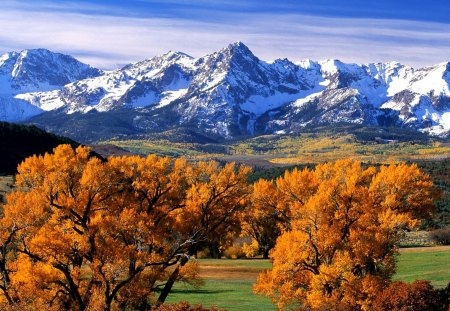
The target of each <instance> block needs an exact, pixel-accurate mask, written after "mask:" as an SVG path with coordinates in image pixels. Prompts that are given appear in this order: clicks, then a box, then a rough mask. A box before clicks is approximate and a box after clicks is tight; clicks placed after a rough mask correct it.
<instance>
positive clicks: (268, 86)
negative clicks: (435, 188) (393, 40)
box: [0, 42, 450, 142]
mask: <svg viewBox="0 0 450 311" xmlns="http://www.w3.org/2000/svg"><path fill="white" fill-rule="evenodd" d="M449 85H450V63H449V62H443V63H440V64H437V65H434V66H430V67H425V68H419V69H414V68H412V67H409V66H406V65H402V64H400V63H397V62H390V63H371V64H362V65H359V64H347V63H343V62H341V61H339V60H335V59H329V60H324V61H312V60H303V61H299V62H296V63H294V62H292V61H290V60H288V59H277V60H275V61H273V62H266V61H263V60H261V59H259V58H258V57H257V56H255V55H254V54H253V53H252V52H251V51H250V50H249V49H248V47H247V46H245V45H244V44H243V43H242V42H236V43H233V44H230V45H229V46H227V47H225V48H223V49H221V50H220V51H218V52H215V53H212V54H209V55H206V56H203V57H200V58H193V57H191V56H189V55H187V54H184V53H181V52H173V51H170V52H168V53H166V54H164V55H161V56H158V57H154V58H151V59H147V60H144V61H141V62H138V63H134V64H130V65H127V66H125V67H123V68H120V69H116V70H112V71H102V70H99V69H96V68H93V67H91V66H89V65H86V64H83V63H81V62H79V61H78V60H76V59H75V58H73V57H71V56H68V55H63V54H59V53H53V52H50V51H48V50H45V49H36V50H25V51H21V52H10V53H6V54H4V55H2V56H0V120H5V121H12V122H24V123H32V124H36V125H38V126H39V127H42V128H45V129H46V130H48V131H51V132H54V133H57V134H60V135H65V136H68V137H71V138H74V139H77V140H79V141H82V142H89V141H98V140H104V139H111V138H117V137H124V136H130V135H135V136H136V135H145V134H146V133H158V132H163V131H168V130H173V129H177V128H183V129H188V130H189V131H194V132H195V133H198V134H200V135H206V136H207V137H210V138H213V139H234V138H240V137H251V136H256V135H260V134H284V133H286V134H287V133H297V132H301V131H302V129H303V128H305V127H312V126H323V125H327V124H336V123H352V124H362V125H370V126H395V127H406V128H411V129H414V130H417V131H420V132H424V133H428V134H430V135H437V136H447V135H448V134H449V132H450V89H449Z"/></svg>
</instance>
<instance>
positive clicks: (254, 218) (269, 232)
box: [241, 179, 289, 258]
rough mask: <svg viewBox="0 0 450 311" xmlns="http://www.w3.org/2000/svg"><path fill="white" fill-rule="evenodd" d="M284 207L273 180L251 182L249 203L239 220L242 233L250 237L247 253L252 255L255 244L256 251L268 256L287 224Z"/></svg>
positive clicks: (283, 201) (264, 256) (246, 246)
mask: <svg viewBox="0 0 450 311" xmlns="http://www.w3.org/2000/svg"><path fill="white" fill-rule="evenodd" d="M286 207H287V205H286V204H285V200H283V198H282V196H281V195H280V193H279V192H278V191H277V187H276V185H275V184H274V183H273V182H271V181H267V180H264V179H260V180H259V181H257V182H256V183H254V184H253V186H252V192H251V195H250V200H249V204H248V206H247V208H246V210H245V213H244V214H243V216H242V220H241V227H242V235H243V236H249V237H251V239H252V242H251V244H250V245H247V244H245V248H246V250H247V254H248V255H252V252H253V250H252V249H254V248H255V245H256V246H257V247H256V248H257V251H256V253H257V254H261V255H263V258H269V251H270V250H271V249H272V248H273V247H274V246H275V242H276V239H277V238H278V236H279V235H280V234H281V232H282V231H283V230H284V229H285V226H286V225H288V224H289V221H288V217H287V215H286V211H287V209H286Z"/></svg>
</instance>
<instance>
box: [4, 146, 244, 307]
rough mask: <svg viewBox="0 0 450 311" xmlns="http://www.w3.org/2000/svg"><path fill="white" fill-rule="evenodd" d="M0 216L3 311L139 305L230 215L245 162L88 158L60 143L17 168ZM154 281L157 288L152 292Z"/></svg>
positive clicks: (239, 204)
mask: <svg viewBox="0 0 450 311" xmlns="http://www.w3.org/2000/svg"><path fill="white" fill-rule="evenodd" d="M18 171H19V174H18V175H17V187H18V188H17V189H18V190H17V191H15V192H14V193H12V194H10V195H9V196H8V198H7V199H8V203H7V205H6V206H4V217H3V218H2V219H1V225H0V237H1V244H2V245H1V256H0V270H1V273H2V276H1V278H2V279H1V286H0V290H1V291H2V295H1V299H2V301H1V303H2V306H1V308H2V309H5V308H10V309H12V310H14V309H25V308H26V309H30V310H110V309H114V310H116V309H127V310H128V309H141V310H147V309H148V308H150V307H151V306H152V305H153V306H154V305H159V304H161V303H163V302H164V300H165V298H166V297H167V294H168V292H169V291H170V290H171V288H172V286H173V283H174V282H175V281H180V280H184V281H187V282H192V281H195V280H196V278H198V269H197V265H196V264H195V263H194V264H192V263H191V262H189V258H190V257H191V256H192V255H194V254H195V253H196V252H197V250H199V249H201V248H202V247H204V246H205V244H206V243H208V241H210V240H214V239H218V237H217V236H218V235H222V234H223V233H224V232H226V231H227V228H228V226H230V225H231V224H234V223H236V222H237V220H236V217H237V215H238V212H239V211H241V210H242V209H243V207H244V202H245V198H246V196H247V186H246V180H247V175H248V173H249V169H248V168H245V167H241V168H237V167H236V166H235V165H234V164H227V165H225V166H224V167H220V166H219V165H218V164H217V163H215V162H201V163H194V164H189V163H187V162H186V161H185V160H181V159H179V160H172V159H170V158H164V157H157V156H148V157H146V158H141V157H137V156H136V157H119V158H110V159H108V161H106V162H102V161H101V160H99V159H97V158H95V157H90V155H89V149H88V148H85V147H79V148H77V149H76V150H73V149H72V148H71V147H70V146H69V145H62V146H59V147H57V148H56V149H55V151H54V154H46V155H45V156H43V157H42V156H40V157H36V156H34V157H31V158H28V159H27V160H25V161H24V162H23V163H22V164H21V165H20V166H19V168H18ZM157 289H160V293H159V295H156V290H157Z"/></svg>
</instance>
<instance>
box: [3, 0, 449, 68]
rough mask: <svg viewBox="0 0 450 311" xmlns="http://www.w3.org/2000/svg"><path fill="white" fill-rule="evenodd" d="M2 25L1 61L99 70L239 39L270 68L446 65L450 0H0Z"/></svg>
mask: <svg viewBox="0 0 450 311" xmlns="http://www.w3.org/2000/svg"><path fill="white" fill-rule="evenodd" d="M0 27H1V28H0V29H1V30H0V53H1V52H7V51H12V50H22V49H28V48H37V47H43V48H48V49H50V50H54V51H58V52H63V53H68V54H71V55H74V56H75V57H77V58H79V59H80V60H82V61H84V62H87V63H90V64H92V65H94V66H98V67H101V68H104V69H112V68H116V67H118V66H121V65H124V64H126V63H130V62H135V61H139V60H142V59H145V58H149V57H153V56H155V55H160V54H163V53H165V52H167V51H168V50H178V51H183V52H185V53H188V54H190V55H192V56H194V57H200V56H202V55H205V54H207V53H211V52H214V51H217V50H219V49H220V48H223V47H225V46H226V45H227V44H228V43H231V42H235V41H242V42H244V43H245V44H246V45H248V46H249V48H250V49H251V50H252V51H253V52H254V53H255V55H257V56H258V57H260V58H261V59H264V60H267V61H270V60H274V59H276V58H284V57H287V58H289V59H291V60H292V61H298V60H301V59H306V58H309V59H314V60H320V59H327V58H338V59H341V60H342V61H346V62H356V63H367V62H375V61H399V62H402V63H405V64H407V65H411V66H414V67H420V66H426V65H432V64H435V63H439V62H442V61H448V60H450V4H448V0H447V1H444V0H441V1H435V0H427V1H423V0H421V1H418V0H409V1H404V0H377V1H372V0H370V1H363V0H359V1H356V0H347V1H344V0H334V1H333V0H296V1H294V0H275V1H267V0H241V1H235V0H228V1H226V0H199V1H186V0H166V1H163V0H160V1H157V0H131V1H130V0H128V1H126V0H120V1H119V0H110V1H104V0H97V1H94V0H84V1H70V0H47V1H33V0H2V1H0Z"/></svg>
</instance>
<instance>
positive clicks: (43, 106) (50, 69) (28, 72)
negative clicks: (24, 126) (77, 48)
mask: <svg viewBox="0 0 450 311" xmlns="http://www.w3.org/2000/svg"><path fill="white" fill-rule="evenodd" d="M101 74H102V72H101V71H100V70H98V69H95V68H92V67H91V66H89V65H86V64H83V63H81V62H79V61H78V60H76V59H75V58H73V57H72V56H69V55H64V54H59V53H53V52H50V51H48V50H45V49H35V50H24V51H21V52H10V53H6V54H3V55H1V56H0V97H1V98H2V99H1V101H0V120H7V121H20V120H25V119H28V118H30V117H32V116H33V115H37V114H39V113H42V112H43V110H51V109H56V108H59V107H60V106H62V105H63V104H64V103H59V104H58V105H55V104H48V103H47V99H48V98H52V96H51V95H42V96H41V97H40V98H39V100H37V99H36V98H34V97H30V96H27V95H25V94H26V93H28V92H36V91H39V92H41V93H42V92H46V91H52V90H56V89H60V88H62V87H63V86H64V85H66V84H68V83H71V82H74V81H77V80H80V79H84V78H87V77H94V76H99V75H101Z"/></svg>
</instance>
